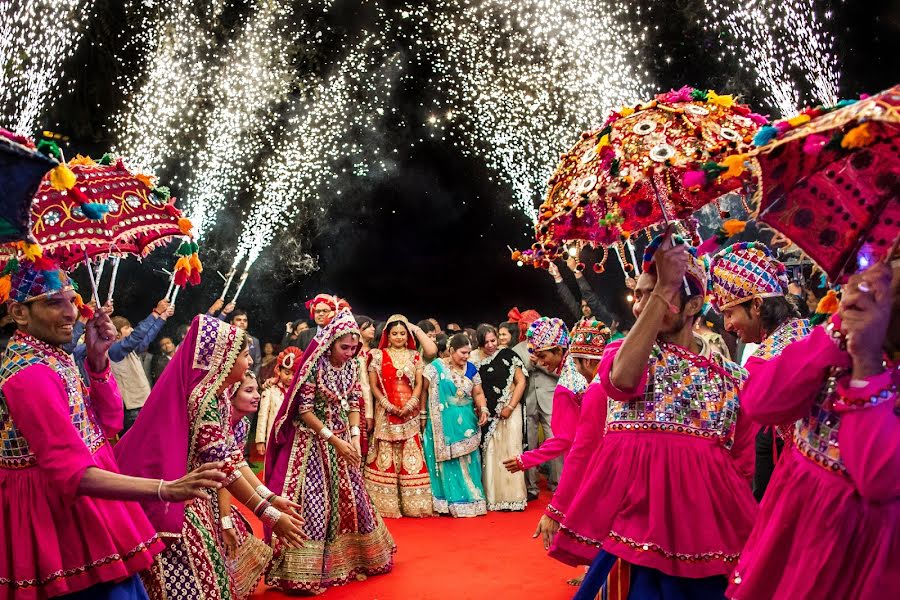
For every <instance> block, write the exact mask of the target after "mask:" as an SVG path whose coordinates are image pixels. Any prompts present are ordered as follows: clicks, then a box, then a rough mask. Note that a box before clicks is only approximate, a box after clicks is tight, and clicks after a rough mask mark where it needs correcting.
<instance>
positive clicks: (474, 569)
mask: <svg viewBox="0 0 900 600" xmlns="http://www.w3.org/2000/svg"><path fill="white" fill-rule="evenodd" d="M549 499H550V496H549V494H547V493H546V492H544V493H542V494H541V497H540V499H539V500H537V501H535V502H530V503H529V506H528V509H527V510H526V511H525V512H517V513H504V512H489V513H488V514H487V516H484V517H477V518H472V519H454V518H451V517H433V518H430V519H385V523H386V524H387V527H388V529H389V530H390V532H391V534H392V535H393V536H394V540H395V541H396V543H397V554H395V555H394V570H393V571H392V572H391V573H388V574H387V575H379V576H376V577H372V578H370V579H367V580H366V581H354V582H351V583H348V584H347V585H344V586H341V587H336V588H331V589H330V590H328V591H327V592H325V594H323V596H324V597H326V598H329V599H330V600H339V599H342V598H353V599H354V600H401V599H402V600H505V599H507V598H540V599H542V600H567V599H569V598H571V597H572V595H573V594H574V593H575V589H576V588H574V587H572V586H570V585H567V584H566V580H567V579H571V578H572V577H576V576H577V575H579V573H582V572H583V570H580V569H575V568H572V567H567V566H565V565H563V564H562V563H559V562H557V561H555V560H552V559H550V558H548V557H547V555H546V554H545V553H544V549H543V546H542V545H541V542H540V541H539V540H537V539H532V538H531V534H532V533H534V529H535V527H536V526H537V522H538V520H539V519H540V518H541V514H542V510H543V507H544V506H546V504H547V502H548V501H549ZM253 598H254V599H257V600H258V599H265V600H269V599H272V600H274V599H276V598H296V596H288V595H286V594H282V593H280V592H277V591H274V590H270V589H269V588H268V587H266V586H265V585H261V586H260V588H259V591H258V592H257V593H256V594H254V596H253Z"/></svg>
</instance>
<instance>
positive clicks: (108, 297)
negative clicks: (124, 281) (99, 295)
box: [106, 256, 122, 303]
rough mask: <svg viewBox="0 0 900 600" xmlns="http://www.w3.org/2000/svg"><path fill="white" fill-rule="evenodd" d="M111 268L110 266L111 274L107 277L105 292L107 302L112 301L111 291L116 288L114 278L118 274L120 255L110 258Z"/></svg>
mask: <svg viewBox="0 0 900 600" xmlns="http://www.w3.org/2000/svg"><path fill="white" fill-rule="evenodd" d="M112 261H113V268H112V276H111V277H110V279H109V293H108V294H106V301H107V303H109V302H112V299H113V292H115V290H116V278H117V276H118V275H119V263H120V262H122V257H121V256H116V257H115V258H113V259H112Z"/></svg>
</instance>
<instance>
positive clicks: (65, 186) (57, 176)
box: [50, 163, 76, 192]
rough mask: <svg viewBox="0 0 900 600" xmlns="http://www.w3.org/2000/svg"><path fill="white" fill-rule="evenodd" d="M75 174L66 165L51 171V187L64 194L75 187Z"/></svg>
mask: <svg viewBox="0 0 900 600" xmlns="http://www.w3.org/2000/svg"><path fill="white" fill-rule="evenodd" d="M75 181H76V179H75V173H73V172H72V169H70V168H69V167H68V166H67V165H66V164H65V163H63V164H60V165H58V166H56V167H54V169H53V170H52V171H50V185H51V187H53V189H54V190H58V191H60V192H64V191H66V190H71V189H72V188H73V187H75Z"/></svg>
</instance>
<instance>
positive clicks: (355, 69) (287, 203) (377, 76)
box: [234, 34, 401, 268]
mask: <svg viewBox="0 0 900 600" xmlns="http://www.w3.org/2000/svg"><path fill="white" fill-rule="evenodd" d="M385 53H386V48H385V47H384V45H383V42H382V39H381V37H380V35H374V34H367V35H365V36H364V38H363V39H362V40H361V41H360V42H359V43H358V44H357V45H356V46H355V47H354V48H353V49H352V50H351V51H350V52H349V53H348V54H347V56H346V57H345V58H344V59H343V60H342V61H341V62H340V63H339V64H338V66H337V68H336V70H335V72H334V73H333V74H331V75H330V76H328V77H326V78H325V79H324V80H323V79H321V78H318V77H314V78H311V79H310V81H309V82H308V84H307V85H306V86H304V89H305V91H304V93H303V94H302V95H301V96H300V98H298V99H297V100H296V101H295V102H294V103H293V105H292V107H291V113H292V117H291V118H290V120H289V122H288V125H287V127H286V130H287V133H286V134H285V139H284V140H283V143H281V144H280V145H279V146H278V148H277V149H276V151H275V153H274V154H273V155H272V156H270V157H269V158H268V159H267V160H266V162H265V164H264V165H263V167H262V169H261V173H260V178H259V180H260V182H259V185H258V186H257V191H258V193H257V201H256V203H255V204H254V206H253V208H252V209H251V211H250V214H249V215H248V216H247V217H246V218H245V220H244V230H243V233H242V235H241V238H240V241H239V245H238V252H237V256H236V258H235V262H234V264H235V265H238V264H239V263H240V261H241V260H242V259H243V258H245V257H246V258H247V265H248V268H249V266H250V265H252V264H253V262H254V261H255V260H256V259H257V257H258V256H259V253H260V252H261V251H262V250H263V249H265V247H266V246H267V245H268V244H270V243H271V242H272V241H273V238H274V237H275V234H276V233H277V232H279V231H283V230H285V229H286V228H287V226H288V225H289V224H291V223H292V221H293V219H295V218H296V217H297V216H298V214H299V213H300V210H301V208H302V207H304V206H306V207H310V205H313V207H318V208H321V209H324V206H323V204H324V202H320V201H319V200H318V196H319V193H323V194H324V195H325V197H326V198H331V197H333V195H340V193H341V190H340V189H336V190H335V189H331V190H329V189H327V188H328V186H329V184H330V183H333V182H335V181H337V180H338V179H339V177H340V176H341V173H342V172H343V169H340V166H341V163H343V162H344V161H345V160H352V161H353V162H354V163H355V164H354V165H353V170H354V171H355V172H357V173H359V172H366V173H368V172H369V170H370V169H371V167H372V166H377V167H379V168H381V169H383V168H384V162H383V161H381V160H380V159H379V158H378V152H377V148H375V147H374V144H372V143H371V141H368V140H367V137H368V136H371V135H373V134H375V133H376V132H377V131H378V129H379V121H380V119H381V116H382V115H383V114H384V112H385V106H386V105H387V103H388V98H389V95H390V93H391V91H392V88H393V85H394V83H395V76H396V74H397V73H398V72H399V70H400V68H401V63H400V57H399V55H397V54H387V55H385ZM339 169H340V171H339Z"/></svg>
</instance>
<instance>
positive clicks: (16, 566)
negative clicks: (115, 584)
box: [0, 443, 163, 600]
mask: <svg viewBox="0 0 900 600" xmlns="http://www.w3.org/2000/svg"><path fill="white" fill-rule="evenodd" d="M94 462H95V464H96V465H97V466H98V467H101V468H103V469H106V470H109V471H118V469H117V467H116V464H115V459H114V458H113V456H112V450H111V448H110V447H109V444H108V443H104V444H103V446H101V447H100V448H99V449H98V450H97V452H96V453H95V454H94ZM0 515H2V516H3V518H2V519H0V539H2V540H4V543H3V544H0V599H2V600H7V599H12V598H15V600H32V599H35V600H36V599H41V598H47V597H51V596H59V595H62V594H70V593H73V592H77V591H80V590H84V589H86V588H89V587H91V586H93V585H96V584H99V583H103V582H108V581H117V580H121V579H124V578H126V577H130V576H132V575H134V574H136V573H137V572H138V571H141V570H142V569H146V568H147V567H149V566H150V565H151V564H152V562H153V555H154V554H156V553H158V552H160V551H161V550H162V549H163V544H162V543H161V542H159V541H157V539H156V532H155V531H154V530H153V527H152V526H151V525H150V522H149V521H148V520H147V517H146V516H145V515H144V511H143V510H142V509H141V506H140V505H139V504H138V503H136V502H121V501H118V500H101V499H97V498H87V497H85V496H77V497H75V498H74V499H64V498H63V497H62V496H61V495H60V494H55V493H54V489H53V487H52V486H51V484H50V481H49V480H48V479H47V478H46V477H45V476H44V474H43V472H42V471H41V470H40V468H39V467H30V468H25V469H0Z"/></svg>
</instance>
